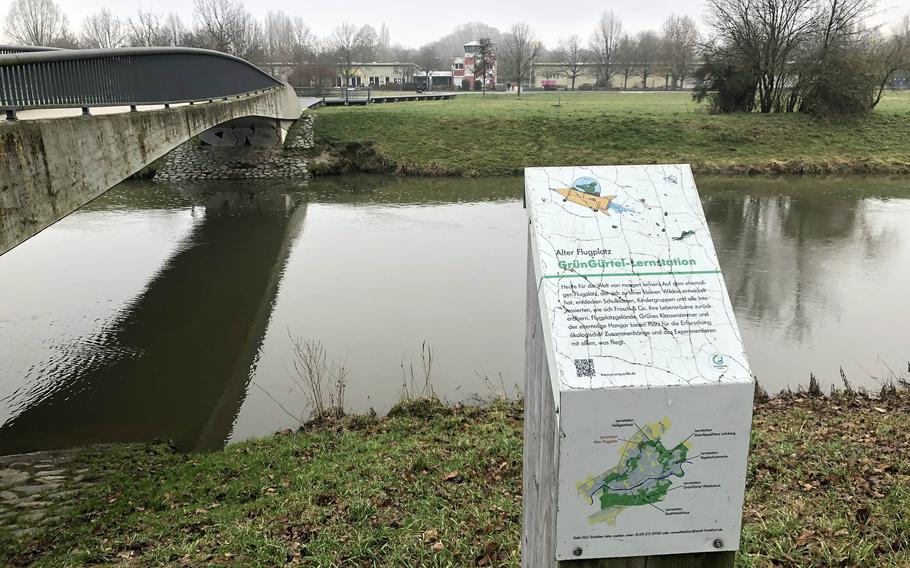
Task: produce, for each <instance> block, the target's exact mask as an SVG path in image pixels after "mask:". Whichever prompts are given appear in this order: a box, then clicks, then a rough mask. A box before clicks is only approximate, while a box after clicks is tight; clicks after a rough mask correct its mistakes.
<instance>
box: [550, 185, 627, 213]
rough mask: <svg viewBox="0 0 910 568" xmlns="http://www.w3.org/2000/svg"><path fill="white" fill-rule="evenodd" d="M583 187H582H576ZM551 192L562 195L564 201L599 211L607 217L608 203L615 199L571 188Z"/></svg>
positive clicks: (610, 196) (611, 196)
mask: <svg viewBox="0 0 910 568" xmlns="http://www.w3.org/2000/svg"><path fill="white" fill-rule="evenodd" d="M576 187H583V186H580V185H578V186H576ZM592 189H593V188H592ZM553 191H555V192H556V193H558V194H560V195H562V196H563V197H564V198H565V199H564V201H571V202H572V203H576V204H578V205H583V206H584V207H587V208H589V209H593V210H594V211H601V212H603V213H605V214H607V215H609V214H610V213H609V212H608V211H607V210H608V209H610V202H611V201H613V200H614V199H616V196H615V195H603V196H601V195H597V194H596V193H588V192H587V191H579V190H578V189H575V188H572V187H564V188H562V187H561V188H556V189H554V190H553Z"/></svg>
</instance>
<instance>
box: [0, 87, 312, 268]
mask: <svg viewBox="0 0 910 568" xmlns="http://www.w3.org/2000/svg"><path fill="white" fill-rule="evenodd" d="M149 107H150V108H149ZM129 110H130V109H129V107H128V106H127V107H125V108H124V107H123V106H111V107H97V108H94V107H93V108H92V109H91V112H92V114H93V115H92V116H83V115H82V111H81V109H80V108H65V109H58V108H53V109H47V108H44V109H35V110H21V111H18V113H17V114H18V116H19V118H20V119H19V120H12V121H11V120H4V121H0V254H3V253H4V252H6V251H7V250H9V249H11V248H13V247H14V246H16V245H17V244H19V243H21V242H22V241H24V240H26V239H28V238H29V237H31V236H32V235H34V234H35V233H37V232H39V231H41V230H42V229H44V228H46V227H48V226H50V225H51V224H53V223H54V222H56V221H57V220H59V219H61V218H63V217H65V216H66V215H68V214H70V213H71V212H73V211H74V210H76V209H78V208H79V207H80V206H82V205H84V204H85V203H87V202H88V201H91V200H92V199H94V198H95V197H98V196H99V195H101V194H102V193H104V192H105V191H107V190H108V189H110V188H111V187H113V186H114V185H116V184H117V183H119V182H120V181H122V180H124V179H126V178H128V177H129V176H130V175H132V174H134V173H136V172H138V171H139V170H141V169H142V168H143V167H145V166H146V165H148V164H150V163H151V162H152V161H154V160H156V159H157V158H160V157H161V156H163V155H164V154H166V153H167V152H169V151H170V150H172V149H174V148H176V147H177V146H179V145H180V144H182V143H184V142H186V141H187V140H189V139H191V138H192V137H194V136H196V135H198V134H200V133H202V132H204V131H206V130H208V129H210V128H212V127H214V126H217V125H219V124H223V123H225V122H228V121H230V120H233V119H236V118H240V117H266V118H273V119H276V120H280V121H286V122H287V123H290V122H291V121H294V120H296V119H298V118H299V117H300V112H301V105H300V102H299V100H298V98H297V96H296V94H295V93H294V91H293V89H291V88H290V87H288V86H286V85H282V86H276V87H274V88H272V89H268V90H266V91H264V92H260V93H258V94H245V95H239V96H236V97H227V98H226V100H223V99H218V100H214V101H213V102H208V101H204V102H200V103H195V104H189V103H186V104H172V105H170V106H169V108H165V107H164V105H142V106H139V107H137V110H138V112H129Z"/></svg>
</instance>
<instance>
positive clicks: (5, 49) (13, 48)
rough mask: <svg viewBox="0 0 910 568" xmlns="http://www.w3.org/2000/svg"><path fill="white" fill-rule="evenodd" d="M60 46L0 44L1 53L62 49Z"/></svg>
mask: <svg viewBox="0 0 910 568" xmlns="http://www.w3.org/2000/svg"><path fill="white" fill-rule="evenodd" d="M61 49H62V48H60V47H38V46H34V45H0V55H7V54H10V53H31V52H33V51H60V50H61Z"/></svg>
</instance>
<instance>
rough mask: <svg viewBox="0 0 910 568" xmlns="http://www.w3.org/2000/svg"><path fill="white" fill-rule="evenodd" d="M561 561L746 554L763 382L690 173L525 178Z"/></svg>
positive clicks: (538, 171) (663, 170) (600, 170)
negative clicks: (744, 530) (756, 410)
mask: <svg viewBox="0 0 910 568" xmlns="http://www.w3.org/2000/svg"><path fill="white" fill-rule="evenodd" d="M525 184H526V188H525V191H526V200H527V206H528V210H529V215H530V222H531V233H532V240H531V242H532V254H533V262H534V267H535V276H536V278H537V281H538V289H539V298H540V305H541V311H542V314H541V315H542V321H543V325H544V331H545V333H546V334H547V335H548V359H549V363H550V376H551V380H552V381H553V383H554V384H553V389H554V394H555V395H556V403H557V405H558V407H559V428H560V430H561V436H560V437H559V440H560V441H559V444H560V448H559V472H558V478H559V489H558V513H557V535H556V540H557V559H558V560H566V559H573V558H609V557H620V556H640V555H657V554H671V553H683V552H700V551H716V550H735V549H737V548H738V546H739V530H740V523H741V514H742V501H743V492H744V485H745V471H746V455H747V452H748V446H749V428H750V422H751V412H752V395H753V379H752V374H751V372H750V370H749V365H748V362H747V360H746V356H745V353H744V349H743V344H742V340H741V337H740V333H739V330H738V328H737V326H736V320H735V317H734V315H733V309H732V307H731V305H730V299H729V297H728V295H727V290H726V287H725V286H724V281H723V276H722V274H721V271H720V265H719V264H718V261H717V256H716V253H715V251H714V246H713V244H712V241H711V235H710V233H709V232H708V227H707V224H706V221H705V216H704V212H703V210H702V207H701V203H700V201H699V198H698V192H697V190H696V187H695V182H694V180H693V178H692V173H691V171H690V170H689V167H688V166H685V165H667V166H617V167H607V166H599V167H584V168H583V167H565V168H531V169H527V170H526V171H525Z"/></svg>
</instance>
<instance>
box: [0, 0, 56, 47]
mask: <svg viewBox="0 0 910 568" xmlns="http://www.w3.org/2000/svg"><path fill="white" fill-rule="evenodd" d="M6 32H7V33H8V34H9V36H10V38H11V39H12V40H13V41H14V42H16V43H18V44H20V45H48V46H49V45H54V44H55V43H56V42H58V41H59V40H60V39H61V38H65V37H67V36H68V33H67V29H66V15H65V14H64V13H63V11H62V10H61V9H60V6H58V5H57V4H56V3H55V2H54V1H53V0H13V3H12V4H11V5H10V7H9V13H8V14H7V17H6Z"/></svg>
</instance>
